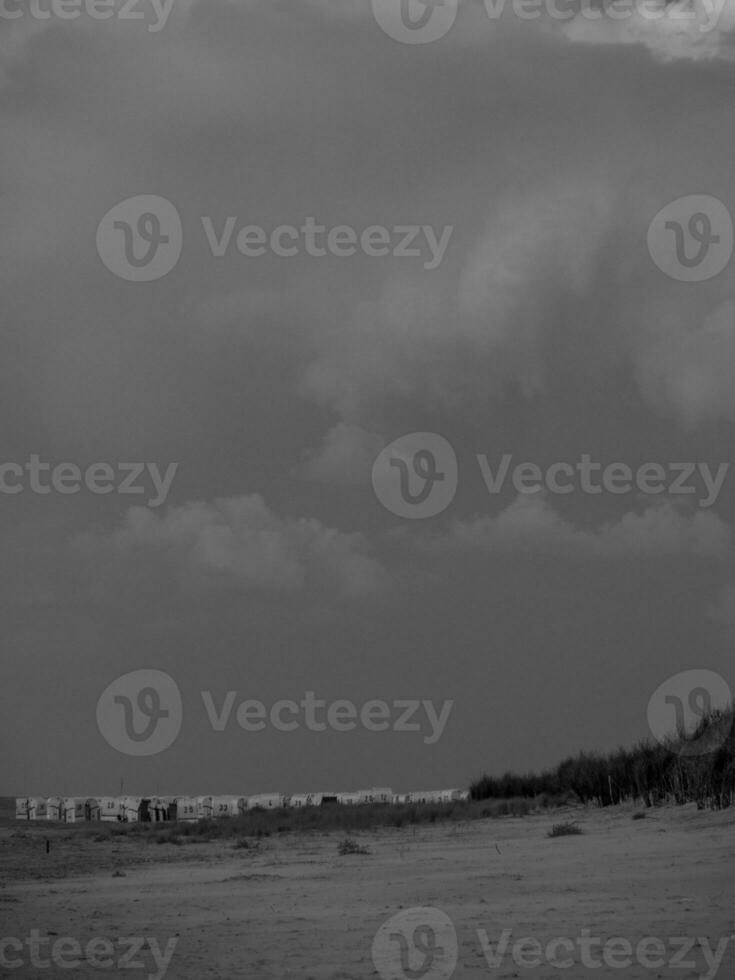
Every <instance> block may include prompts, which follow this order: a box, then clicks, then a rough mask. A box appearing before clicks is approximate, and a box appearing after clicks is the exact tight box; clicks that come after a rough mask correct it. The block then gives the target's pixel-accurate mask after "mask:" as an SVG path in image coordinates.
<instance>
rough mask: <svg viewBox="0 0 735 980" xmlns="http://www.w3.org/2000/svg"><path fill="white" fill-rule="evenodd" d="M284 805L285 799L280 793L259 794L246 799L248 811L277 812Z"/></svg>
mask: <svg viewBox="0 0 735 980" xmlns="http://www.w3.org/2000/svg"><path fill="white" fill-rule="evenodd" d="M285 805H286V797H285V796H283V794H281V793H260V794H258V795H256V796H249V797H248V810H279V809H280V808H281V807H283V806H285Z"/></svg>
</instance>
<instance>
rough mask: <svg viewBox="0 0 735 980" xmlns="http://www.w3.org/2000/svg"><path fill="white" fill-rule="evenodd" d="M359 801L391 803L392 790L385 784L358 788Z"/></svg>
mask: <svg viewBox="0 0 735 980" xmlns="http://www.w3.org/2000/svg"><path fill="white" fill-rule="evenodd" d="M359 802H360V803H392V802H393V790H392V789H389V788H387V787H385V786H378V787H373V789H361V790H359Z"/></svg>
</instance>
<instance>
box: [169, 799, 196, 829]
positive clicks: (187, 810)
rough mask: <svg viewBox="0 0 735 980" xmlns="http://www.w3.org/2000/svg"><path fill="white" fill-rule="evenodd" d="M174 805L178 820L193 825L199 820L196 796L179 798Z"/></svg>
mask: <svg viewBox="0 0 735 980" xmlns="http://www.w3.org/2000/svg"><path fill="white" fill-rule="evenodd" d="M174 804H175V807H176V810H175V819H176V820H182V821H184V822H185V823H191V822H192V821H195V820H198V819H199V807H198V804H197V797H196V796H177V797H176V799H175V801H174Z"/></svg>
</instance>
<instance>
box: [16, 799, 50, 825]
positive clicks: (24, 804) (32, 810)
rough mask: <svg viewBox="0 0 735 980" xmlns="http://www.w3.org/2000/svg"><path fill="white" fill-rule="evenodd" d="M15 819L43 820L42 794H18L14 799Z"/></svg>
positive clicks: (44, 806)
mask: <svg viewBox="0 0 735 980" xmlns="http://www.w3.org/2000/svg"><path fill="white" fill-rule="evenodd" d="M15 819H16V820H45V819H46V800H45V798H44V797H43V796H19V797H17V798H16V800H15Z"/></svg>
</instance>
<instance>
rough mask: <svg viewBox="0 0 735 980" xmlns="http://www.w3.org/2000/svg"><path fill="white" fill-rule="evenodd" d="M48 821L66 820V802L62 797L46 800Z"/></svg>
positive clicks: (51, 797)
mask: <svg viewBox="0 0 735 980" xmlns="http://www.w3.org/2000/svg"><path fill="white" fill-rule="evenodd" d="M46 819H47V820H63V819H64V800H63V798H62V797H61V796H49V798H48V799H47V800H46Z"/></svg>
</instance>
